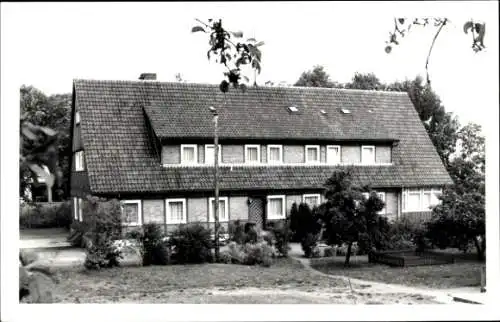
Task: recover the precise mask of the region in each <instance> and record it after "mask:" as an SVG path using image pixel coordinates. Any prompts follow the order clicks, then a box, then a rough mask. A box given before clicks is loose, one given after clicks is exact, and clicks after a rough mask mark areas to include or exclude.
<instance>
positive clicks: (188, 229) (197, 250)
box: [169, 224, 213, 263]
mask: <svg viewBox="0 0 500 322" xmlns="http://www.w3.org/2000/svg"><path fill="white" fill-rule="evenodd" d="M169 243H170V245H171V246H172V247H173V248H174V253H175V258H176V259H177V261H178V262H179V263H205V262H209V261H211V258H212V251H211V248H212V244H213V243H212V240H211V238H210V230H208V229H206V228H205V227H203V226H202V225H200V224H189V225H181V226H180V227H179V228H178V229H177V230H176V231H175V232H174V233H173V234H172V236H171V237H170V241H169Z"/></svg>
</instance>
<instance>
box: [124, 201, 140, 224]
mask: <svg viewBox="0 0 500 322" xmlns="http://www.w3.org/2000/svg"><path fill="white" fill-rule="evenodd" d="M121 204H122V209H121V211H122V215H123V208H124V207H123V205H126V204H137V209H138V210H137V222H134V223H126V222H123V221H121V223H122V225H123V226H140V225H142V201H141V200H140V199H138V200H122V201H121Z"/></svg>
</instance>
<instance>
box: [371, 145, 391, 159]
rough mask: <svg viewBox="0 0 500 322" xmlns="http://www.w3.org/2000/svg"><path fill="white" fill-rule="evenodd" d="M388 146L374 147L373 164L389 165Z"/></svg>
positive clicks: (389, 148)
mask: <svg viewBox="0 0 500 322" xmlns="http://www.w3.org/2000/svg"><path fill="white" fill-rule="evenodd" d="M391 151H392V148H391V147H390V146H376V147H375V162H376V163H390V162H391V159H392V158H391Z"/></svg>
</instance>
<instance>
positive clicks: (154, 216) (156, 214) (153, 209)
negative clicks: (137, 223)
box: [142, 199, 165, 224]
mask: <svg viewBox="0 0 500 322" xmlns="http://www.w3.org/2000/svg"><path fill="white" fill-rule="evenodd" d="M142 221H143V223H145V224H147V223H156V224H164V223H165V200H163V199H157V200H143V201H142Z"/></svg>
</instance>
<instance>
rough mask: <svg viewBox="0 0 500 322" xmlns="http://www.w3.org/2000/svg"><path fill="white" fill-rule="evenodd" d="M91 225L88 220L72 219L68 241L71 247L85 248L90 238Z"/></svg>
mask: <svg viewBox="0 0 500 322" xmlns="http://www.w3.org/2000/svg"><path fill="white" fill-rule="evenodd" d="M91 235H92V232H91V226H90V223H89V222H88V221H73V223H71V227H70V235H69V236H68V242H69V243H70V244H71V246H73V247H81V248H86V247H87V244H88V243H89V241H90V240H91Z"/></svg>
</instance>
